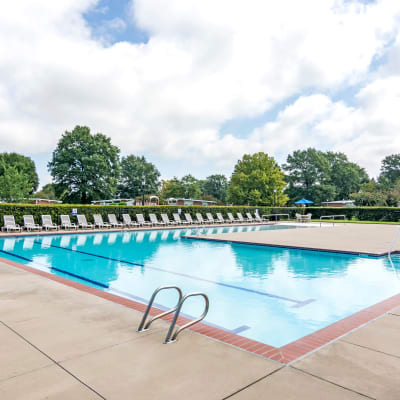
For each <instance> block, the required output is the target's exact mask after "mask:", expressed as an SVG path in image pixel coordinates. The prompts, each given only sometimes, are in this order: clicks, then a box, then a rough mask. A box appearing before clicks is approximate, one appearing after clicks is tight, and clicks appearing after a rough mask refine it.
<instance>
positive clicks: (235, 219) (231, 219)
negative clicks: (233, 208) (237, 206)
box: [226, 212, 240, 223]
mask: <svg viewBox="0 0 400 400" xmlns="http://www.w3.org/2000/svg"><path fill="white" fill-rule="evenodd" d="M226 215H227V216H228V218H229V221H231V222H232V223H233V222H240V220H238V219H237V218H234V217H233V215H232V213H229V212H228V213H226Z"/></svg>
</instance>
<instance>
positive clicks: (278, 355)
mask: <svg viewBox="0 0 400 400" xmlns="http://www.w3.org/2000/svg"><path fill="white" fill-rule="evenodd" d="M0 262H3V263H5V264H7V265H10V266H13V267H16V268H19V269H22V270H24V271H27V272H31V273H34V274H36V275H39V276H42V277H44V278H47V279H50V280H53V281H55V282H58V283H61V284H64V285H66V286H69V287H72V288H75V289H77V290H80V291H83V292H86V293H90V294H93V295H95V296H98V297H101V298H103V299H106V300H109V301H112V302H114V303H117V304H120V305H123V306H125V307H128V308H131V309H134V310H136V311H139V312H144V311H145V309H146V305H145V304H142V303H139V302H136V301H134V300H130V299H126V298H124V297H120V296H117V295H115V294H112V293H108V292H105V291H102V290H99V289H96V288H93V287H90V286H86V285H84V284H81V283H78V282H75V281H72V280H69V279H66V278H62V277H60V276H57V275H53V274H50V273H48V272H45V271H41V270H37V269H34V268H31V267H28V266H26V265H23V264H19V263H17V262H14V261H11V260H8V259H5V258H2V257H0ZM398 306H400V294H397V295H394V296H392V297H389V298H388V299H386V300H383V301H381V302H379V303H376V304H374V305H372V306H370V307H367V308H365V309H363V310H361V311H359V312H357V313H355V314H352V315H350V316H348V317H346V318H344V319H342V320H339V321H337V322H334V323H333V324H331V325H329V326H327V327H325V328H322V329H320V330H318V331H316V332H313V333H311V334H309V335H307V336H304V337H302V338H300V339H298V340H296V341H294V342H291V343H289V344H287V345H284V346H282V347H280V348H277V347H273V346H269V345H267V344H264V343H261V342H258V341H256V340H252V339H248V338H245V337H243V336H239V335H236V334H234V333H231V332H227V331H225V330H222V329H219V328H216V327H213V326H209V325H207V324H205V323H199V324H196V325H194V326H192V327H191V328H190V330H192V331H194V332H197V333H200V334H202V335H205V336H208V337H209V338H212V339H215V340H218V341H221V342H223V343H226V344H229V345H232V346H234V347H238V348H240V349H242V350H246V351H249V352H252V353H255V354H257V355H259V356H262V357H266V358H269V359H272V360H274V361H278V362H280V363H282V364H289V363H291V362H292V361H295V360H296V359H298V358H300V357H303V356H305V355H307V354H308V353H311V352H313V351H315V350H317V349H318V348H320V347H322V346H324V345H326V344H328V343H330V342H332V341H334V340H336V339H338V338H340V337H342V336H343V335H345V334H348V333H350V332H351V331H353V330H354V329H356V328H359V327H361V326H363V325H365V324H366V323H368V322H371V321H373V320H374V319H376V318H378V317H380V316H382V315H384V314H386V313H387V312H389V311H390V310H392V309H394V308H396V307H398ZM159 312H162V310H158V309H157V308H154V307H153V308H152V310H151V311H150V314H151V315H155V314H157V313H159ZM172 318H173V317H172V316H171V315H169V316H166V317H164V318H163V319H164V320H165V321H171V320H172ZM189 321H190V320H189V319H187V318H185V317H182V316H181V317H179V319H178V325H183V324H185V323H187V322H189Z"/></svg>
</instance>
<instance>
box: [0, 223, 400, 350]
mask: <svg viewBox="0 0 400 400" xmlns="http://www.w3.org/2000/svg"><path fill="white" fill-rule="evenodd" d="M285 228H286V229H290V228H293V227H290V226H284V225H279V226H249V227H243V226H241V227H225V228H202V229H200V232H204V233H217V232H218V233H224V232H228V231H236V230H241V231H245V230H264V229H285ZM196 233H198V229H172V230H157V231H155V230H153V231H123V232H104V233H88V234H86V233H80V234H64V235H57V234H55V235H42V236H41V235H35V236H27V237H8V238H3V239H1V240H0V256H1V257H4V258H7V259H9V260H12V261H16V262H18V263H20V264H24V265H27V266H30V267H33V268H36V269H40V270H45V271H50V272H51V273H53V274H55V275H59V276H62V277H66V278H68V279H72V280H75V281H78V282H81V283H84V284H86V285H89V286H93V287H96V288H99V289H101V290H104V291H109V292H111V293H114V294H117V295H119V296H123V297H127V298H131V299H134V300H136V301H140V302H144V303H147V301H148V299H149V298H150V296H151V294H152V292H153V291H154V289H155V288H157V287H158V286H162V285H178V286H180V287H181V288H182V289H183V291H184V293H188V292H192V291H202V292H204V293H206V294H207V295H208V296H209V298H210V310H209V313H208V315H207V317H206V319H205V323H207V324H209V325H211V326H216V327H218V328H220V329H223V330H226V331H228V332H232V333H235V334H238V335H240V336H243V337H246V338H249V339H252V340H256V341H259V342H262V343H266V344H268V345H271V346H274V347H281V346H284V345H286V344H288V343H291V342H293V341H295V340H297V339H299V338H301V337H303V336H306V335H308V334H310V333H312V332H315V331H317V330H319V329H321V328H324V327H326V326H328V325H330V324H332V323H334V322H336V321H338V320H341V319H343V318H345V317H347V316H349V315H352V314H354V313H356V312H358V311H360V310H362V309H364V308H366V307H368V306H371V305H373V304H376V303H378V302H380V301H382V300H384V299H387V298H389V297H390V296H393V295H395V294H397V293H398V292H399V286H400V279H399V276H400V259H399V257H394V258H393V265H392V264H391V263H390V262H389V261H388V259H387V258H372V257H359V256H355V255H348V254H343V253H329V252H318V251H307V250H296V249H285V248H276V247H267V246H254V245H242V244H233V243H219V242H211V241H203V240H201V241H199V240H190V239H184V238H182V236H184V235H190V234H196ZM156 303H158V305H159V306H160V307H161V308H163V307H172V306H174V305H175V303H176V295H175V293H168V292H164V293H161V294H160V296H159V297H158V298H157V300H156ZM202 311H203V302H202V301H201V299H195V298H193V299H191V300H190V301H187V302H186V303H185V305H184V307H183V310H182V313H183V314H184V315H186V316H188V317H189V318H195V317H196V316H198V315H199V314H201V313H202Z"/></svg>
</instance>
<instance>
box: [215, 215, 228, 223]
mask: <svg viewBox="0 0 400 400" xmlns="http://www.w3.org/2000/svg"><path fill="white" fill-rule="evenodd" d="M217 222H219V223H221V224H225V223H226V222H228V223H230V222H231V221H229V219H224V217H223V216H222V214H221V213H217Z"/></svg>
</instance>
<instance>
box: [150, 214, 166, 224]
mask: <svg viewBox="0 0 400 400" xmlns="http://www.w3.org/2000/svg"><path fill="white" fill-rule="evenodd" d="M149 218H150V222H151V223H152V224H153V225H158V226H160V225H161V226H165V225H166V224H165V222H160V221H159V220H158V219H157V216H156V214H149Z"/></svg>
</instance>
